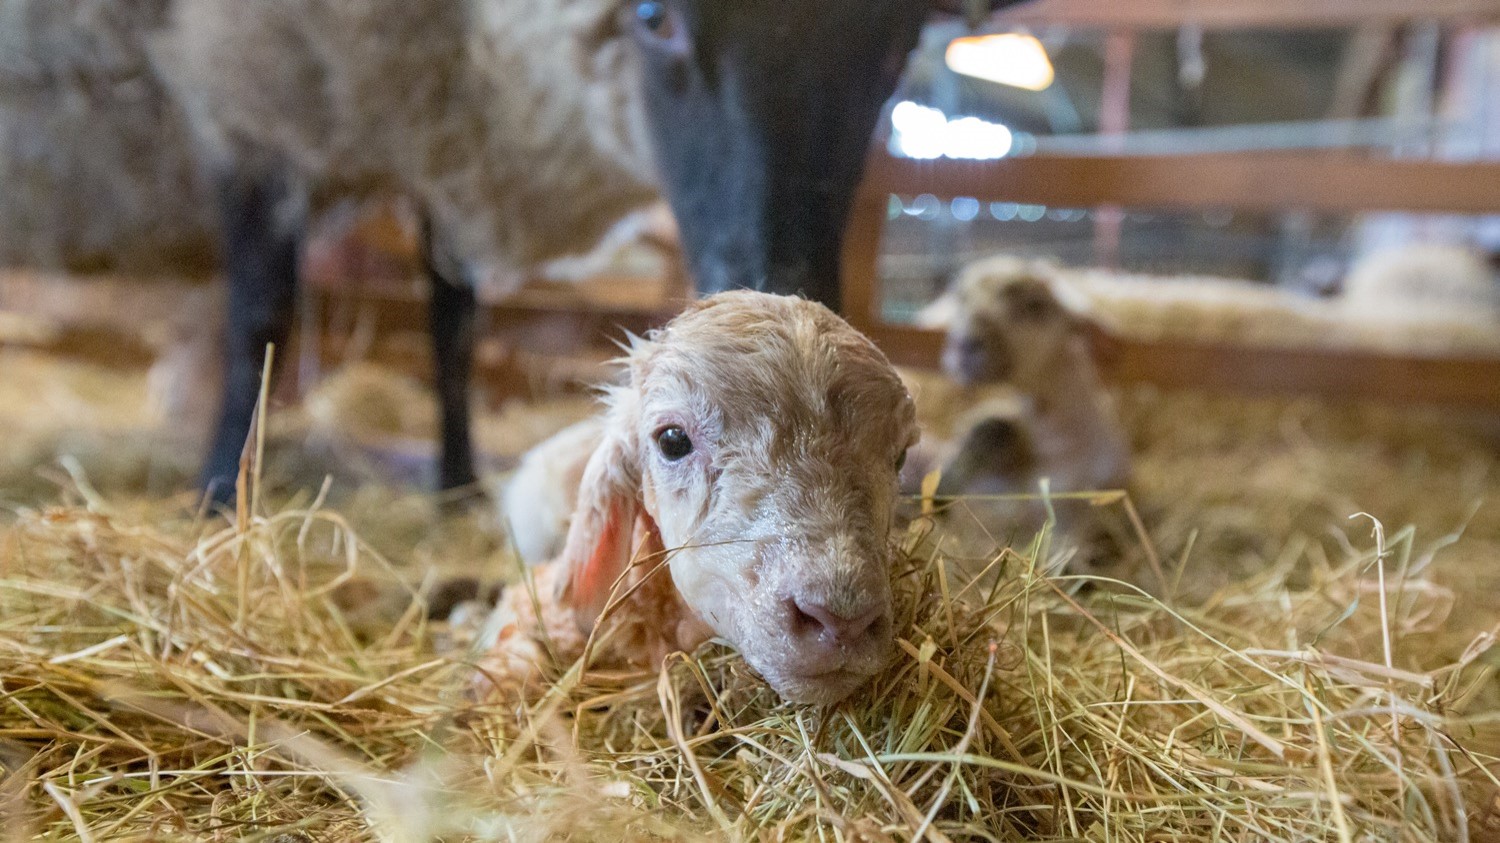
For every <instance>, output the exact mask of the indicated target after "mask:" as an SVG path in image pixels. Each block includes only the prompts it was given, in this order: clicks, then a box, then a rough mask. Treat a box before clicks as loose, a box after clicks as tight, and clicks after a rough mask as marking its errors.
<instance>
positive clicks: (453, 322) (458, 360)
mask: <svg viewBox="0 0 1500 843" xmlns="http://www.w3.org/2000/svg"><path fill="white" fill-rule="evenodd" d="M422 233H423V236H422V241H423V249H422V253H423V263H424V264H425V267H426V270H427V277H428V279H429V280H430V281H431V286H432V300H431V304H430V305H429V306H428V327H429V329H430V330H431V331H432V357H433V366H434V368H435V375H436V382H437V394H438V402H439V404H440V405H441V411H442V456H441V457H440V459H439V464H438V488H439V489H441V490H443V491H449V490H453V489H465V488H471V487H476V486H477V484H478V477H477V476H476V475H475V473H474V443H473V439H472V437H471V436H470V433H469V378H470V376H471V372H472V370H473V368H474V318H475V314H476V311H477V310H478V305H477V302H476V301H475V297H474V287H473V285H472V284H470V283H468V281H467V279H465V278H462V277H459V276H460V272H459V271H458V270H456V269H453V268H450V267H448V263H450V262H449V261H446V260H445V259H444V258H443V256H442V253H441V252H440V251H439V250H438V248H437V244H436V243H435V242H434V235H433V230H432V222H431V221H430V220H428V221H426V222H425V223H424V225H423V232H422Z"/></svg>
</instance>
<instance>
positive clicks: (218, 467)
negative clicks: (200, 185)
mask: <svg viewBox="0 0 1500 843" xmlns="http://www.w3.org/2000/svg"><path fill="white" fill-rule="evenodd" d="M218 198H219V211H220V215H221V224H222V226H223V244H224V265H225V272H226V274H227V275H228V277H229V297H228V309H227V312H226V316H227V318H226V336H225V346H224V352H225V353H224V395H223V403H222V404H221V407H222V410H221V411H220V415H219V426H218V429H217V431H216V432H215V434H214V440H213V447H212V450H210V451H209V456H208V462H207V464H206V465H205V466H204V468H203V477H202V484H203V488H204V489H205V490H206V491H207V492H208V494H209V495H210V496H211V497H212V499H213V500H214V501H215V502H218V503H227V502H229V501H231V500H233V499H234V492H235V478H236V477H237V476H238V474H239V467H240V454H241V452H242V451H243V450H244V446H245V440H246V438H247V437H248V436H249V435H250V426H251V422H252V420H253V418H254V415H255V403H256V399H257V397H258V396H259V393H260V381H261V369H262V368H263V366H264V361H265V356H266V346H267V345H268V344H271V343H274V344H275V345H276V347H277V349H278V351H279V352H282V353H284V351H285V346H286V341H287V337H288V336H289V335H290V333H291V326H292V316H293V313H294V311H295V305H296V297H297V257H298V252H299V250H300V245H301V239H302V231H303V225H304V220H303V218H302V216H303V215H302V211H301V204H300V202H299V201H298V199H299V197H298V196H297V194H296V192H295V189H294V188H293V187H292V186H291V185H290V183H288V181H287V180H286V179H285V178H283V177H281V176H279V175H275V174H271V175H267V174H256V175H251V174H248V173H231V174H228V175H226V176H224V177H223V178H221V179H220V181H219V185H218Z"/></svg>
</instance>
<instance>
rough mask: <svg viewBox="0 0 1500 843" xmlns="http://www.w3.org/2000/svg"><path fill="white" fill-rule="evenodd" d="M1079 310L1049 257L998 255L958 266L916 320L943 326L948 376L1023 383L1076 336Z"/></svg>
mask: <svg viewBox="0 0 1500 843" xmlns="http://www.w3.org/2000/svg"><path fill="white" fill-rule="evenodd" d="M1083 310H1084V308H1083V306H1081V305H1080V304H1079V302H1078V301H1077V294H1076V292H1075V291H1073V290H1072V288H1070V287H1068V286H1067V285H1066V282H1064V281H1063V280H1062V279H1061V278H1059V275H1058V270H1057V268H1056V267H1055V266H1053V265H1052V264H1048V263H1043V262H1037V261H1025V260H1019V259H1016V258H1011V257H1001V258H994V259H991V260H987V261H981V262H979V263H976V264H974V265H973V266H970V267H968V268H967V269H965V270H964V271H963V272H962V273H960V274H959V276H958V278H957V279H956V280H955V281H954V284H953V287H952V288H951V289H950V290H949V291H948V292H947V293H945V294H944V295H943V297H942V299H940V300H939V301H938V302H936V303H935V304H934V305H933V307H931V308H930V309H929V311H928V312H927V314H926V315H925V317H924V319H925V321H927V322H928V323H930V324H934V325H941V326H943V327H946V328H947V331H948V339H947V342H946V344H945V345H944V347H943V370H944V371H946V372H947V373H948V375H949V376H950V377H952V378H953V379H954V380H957V381H958V382H960V383H963V384H966V385H967V384H975V383H989V382H994V381H1010V382H1012V383H1014V384H1016V385H1017V386H1018V387H1020V388H1021V389H1026V390H1030V389H1032V388H1033V387H1034V386H1035V385H1036V384H1037V383H1038V380H1039V379H1040V378H1043V377H1046V373H1047V372H1048V371H1049V370H1050V369H1051V368H1052V367H1053V366H1054V365H1055V363H1056V361H1057V359H1058V355H1059V354H1061V353H1062V351H1063V350H1064V349H1065V348H1066V347H1067V345H1068V344H1069V343H1073V342H1077V341H1079V340H1080V339H1081V338H1082V336H1083V331H1084V328H1085V325H1086V321H1087V320H1086V317H1084V316H1083V315H1082V312H1083Z"/></svg>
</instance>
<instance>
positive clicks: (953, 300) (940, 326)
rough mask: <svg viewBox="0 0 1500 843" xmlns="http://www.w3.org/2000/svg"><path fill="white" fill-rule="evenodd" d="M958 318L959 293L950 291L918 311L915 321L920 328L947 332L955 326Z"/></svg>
mask: <svg viewBox="0 0 1500 843" xmlns="http://www.w3.org/2000/svg"><path fill="white" fill-rule="evenodd" d="M957 318H958V293H956V292H954V291H953V290H949V291H947V292H945V293H943V294H942V295H941V296H938V297H937V298H936V299H933V300H932V302H931V303H930V304H928V305H927V306H926V307H924V308H922V309H921V310H919V311H917V316H916V319H915V320H914V321H915V322H916V325H917V327H918V328H930V329H932V330H936V331H946V330H948V329H949V328H951V327H952V326H953V321H954V320H955V319H957Z"/></svg>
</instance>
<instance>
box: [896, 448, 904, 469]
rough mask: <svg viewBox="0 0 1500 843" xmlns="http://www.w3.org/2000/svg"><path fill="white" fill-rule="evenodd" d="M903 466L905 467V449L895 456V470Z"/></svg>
mask: <svg viewBox="0 0 1500 843" xmlns="http://www.w3.org/2000/svg"><path fill="white" fill-rule="evenodd" d="M903 468H906V452H905V451H902V452H901V456H899V457H896V471H897V472H899V471H901V469H903Z"/></svg>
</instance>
